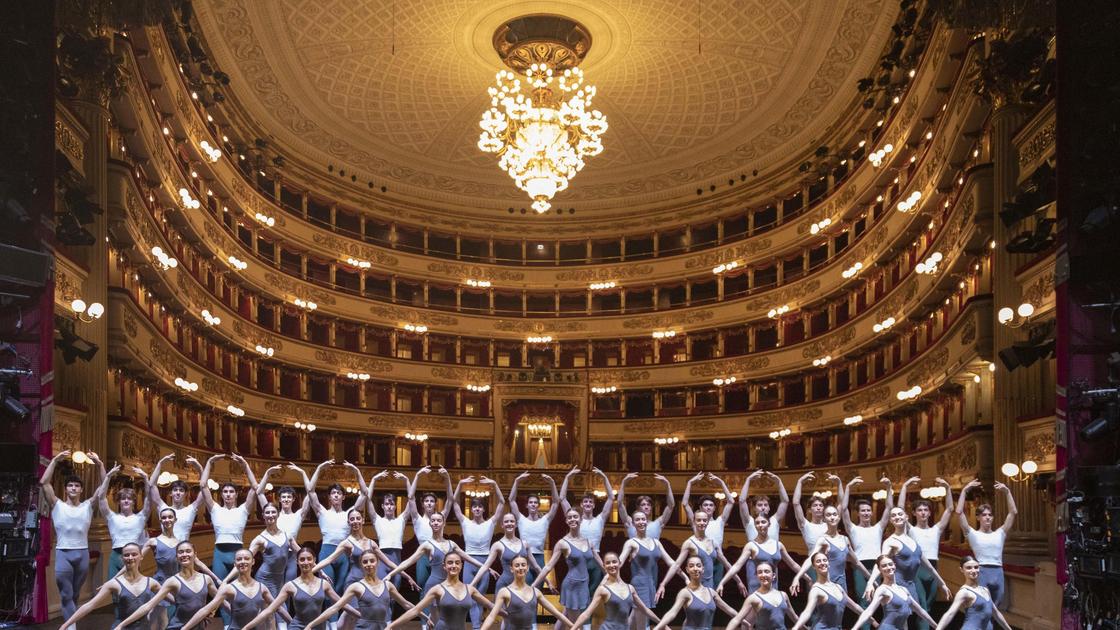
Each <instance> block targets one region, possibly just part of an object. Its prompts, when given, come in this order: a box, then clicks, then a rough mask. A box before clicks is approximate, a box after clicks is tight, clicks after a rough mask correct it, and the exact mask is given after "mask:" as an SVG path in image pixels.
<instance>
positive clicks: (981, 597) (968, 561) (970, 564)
mask: <svg viewBox="0 0 1120 630" xmlns="http://www.w3.org/2000/svg"><path fill="white" fill-rule="evenodd" d="M961 573H963V574H964V585H963V586H961V588H960V590H959V591H957V596H956V597H954V598H953V603H952V604H951V605H950V606H949V610H947V611H945V614H944V615H941V621H939V622H938V623H937V629H936V630H945V629H946V628H948V627H949V624H950V623H951V622H952V621H953V618H954V617H956V616H957V613H958V612H960V611H961V609H962V608H963V609H964V623H962V624H961V630H989V629H990V628H991V627H992V619H995V620H996V622H997V623H999V625H1000V626H1002V627H1003V630H1011V624H1009V623H1007V620H1006V619H1004V618H1003V613H1002V612H1000V610H999V608H998V607H996V605H995V603H994V601H993V600H992V593H991V591H989V590H988V589H986V588H984V587H983V586H980V563H979V562H978V561H977V560H976V558H973V557H972V556H965V557H963V558H961Z"/></svg>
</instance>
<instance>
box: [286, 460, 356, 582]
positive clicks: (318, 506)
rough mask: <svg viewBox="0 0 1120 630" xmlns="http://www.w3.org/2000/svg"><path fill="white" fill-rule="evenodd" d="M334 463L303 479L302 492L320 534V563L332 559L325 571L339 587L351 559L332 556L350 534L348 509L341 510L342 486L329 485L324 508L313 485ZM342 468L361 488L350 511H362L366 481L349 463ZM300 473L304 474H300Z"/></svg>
mask: <svg viewBox="0 0 1120 630" xmlns="http://www.w3.org/2000/svg"><path fill="white" fill-rule="evenodd" d="M334 463H335V462H334V460H333V459H328V460H327V461H325V462H323V463H322V464H319V465H318V466H317V467H316V468H315V472H314V473H313V474H312V475H311V478H310V479H308V478H307V476H306V475H304V490H306V491H307V497H308V499H310V503H311V511H312V512H314V513H315V516H316V517H317V518H318V519H319V531H320V532H321V533H322V536H323V539H322V543H321V544H320V545H319V561H322V560H323V559H325V558H327V557H333V558H334V560H333V561H332V563H331V564H330V565H329V566H328V567H327V568H326V569H324V571H325V572H326V575H327V577H328V578H330V581H331V584H339V585H341V584H342V583H343V582H342V581H343V580H344V579H346V574H347V572H348V571H349V568H350V557H349V556H347V555H344V554H335V553H334V550H335V549H337V548H338V545H339V544H341V543H342V541H344V540H346V536H348V535H349V534H350V524H349V523H348V522H347V514H348V510H347V508H345V507H343V504H342V502H343V500H344V499H345V498H346V490H344V489H343V488H342V485H341V484H338V483H332V484H331V485H330V486H329V487H328V488H327V505H323V504H322V503H321V502H320V501H319V495H318V494H316V493H315V485H316V484H317V483H318V481H319V476H320V475H321V474H323V471H324V470H325V469H326V468H328V467H329V466H333V465H334ZM342 465H343V466H345V467H346V468H349V469H350V470H351V471H353V473H354V475H355V476H356V477H357V478H358V485H359V486H360V487H361V489H362V492H361V493H360V494H359V495H358V498H357V500H355V501H354V505H352V506H351V508H352V509H356V510H359V511H360V510H361V509H362V505H363V504H364V503H365V500H366V492H365V490H366V480H365V478H364V477H362V471H360V470H358V467H357V466H355V465H354V464H351V463H350V462H343V463H342ZM300 472H303V471H302V470H301V471H300Z"/></svg>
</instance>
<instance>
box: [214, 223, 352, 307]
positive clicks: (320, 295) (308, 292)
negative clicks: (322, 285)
mask: <svg viewBox="0 0 1120 630" xmlns="http://www.w3.org/2000/svg"><path fill="white" fill-rule="evenodd" d="M209 225H210V224H209V223H207V226H208V227H209ZM264 281H265V282H267V283H268V284H269V285H271V286H273V287H275V288H276V289H279V290H281V291H284V292H286V293H290V294H292V295H293V296H295V297H298V298H301V299H304V300H311V301H313V302H315V303H317V304H334V303H335V299H334V296H333V295H331V293H330V292H329V291H324V290H322V289H316V288H313V287H310V286H307V285H305V284H303V283H301V282H297V281H296V280H295V279H294V278H289V277H287V276H285V275H281V274H277V273H275V272H272V271H268V272H265V274H264Z"/></svg>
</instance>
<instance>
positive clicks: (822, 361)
mask: <svg viewBox="0 0 1120 630" xmlns="http://www.w3.org/2000/svg"><path fill="white" fill-rule="evenodd" d="M830 361H832V355H831V354H829V355H825V356H823V357H821V358H819V359H813V367H824V366H826V365H828V363H829V362H830Z"/></svg>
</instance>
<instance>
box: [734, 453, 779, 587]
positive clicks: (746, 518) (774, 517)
mask: <svg viewBox="0 0 1120 630" xmlns="http://www.w3.org/2000/svg"><path fill="white" fill-rule="evenodd" d="M763 477H766V478H769V479H771V480H773V481H774V485H776V486H777V487H778V509H776V510H774V513H773V514H771V513H770V497H768V496H766V495H765V494H756V495H754V496H751V494H750V492H751V483H752V482H754V481H755V480H757V479H761V478H763ZM752 507H753V508H754V515H753V516H752V515H751V511H750V509H749V508H752ZM788 509H789V494H787V493H786V486H785V484H784V483H782V478H781V477H779V476H778V475H775V474H774V473H772V472H768V471H765V470H762V469H761V468H760V469H758V470H756V471H754V472H753V473H751V474H749V475H747V478H746V479H745V480H744V481H743V489H742V490H740V491H739V516H740V518H742V519H743V527H744V529H746V530H747V540H755V539H756V538H758V531H757V530H755V517H756V516H765V517H766V518H767V522H768V523H769V524H770V525H769V527H770V529H769V530H768V531H767V538H769V539H770V540H773V541H778V540H780V535H781V532H782V528H781V525H782V521H783V520H785V518H786V510H788ZM747 578H748V582H749V581H756V579H757V578H756V576H755V574H754V571H753V567H749V566H748V567H747Z"/></svg>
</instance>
